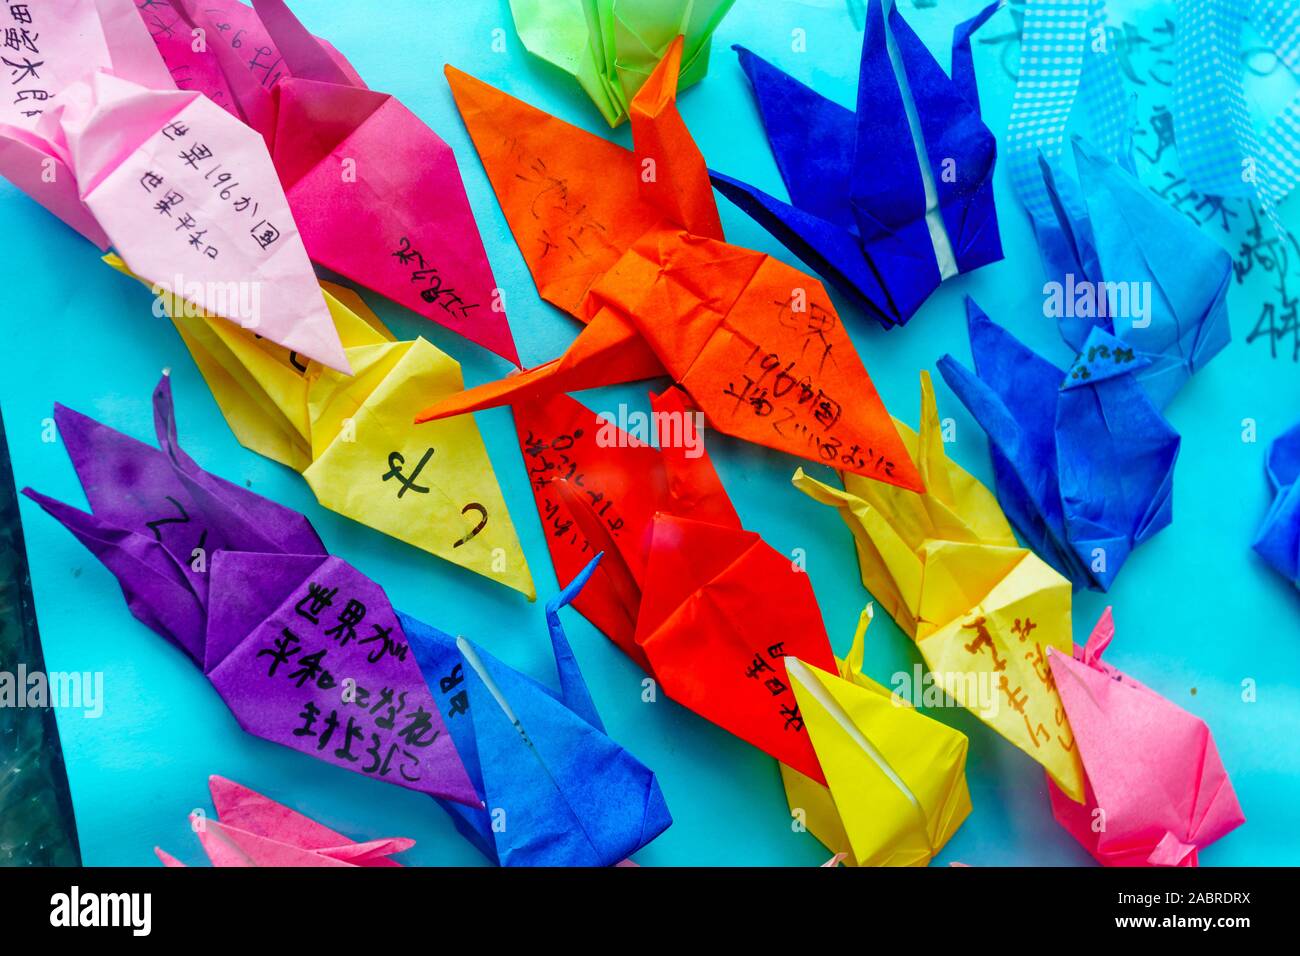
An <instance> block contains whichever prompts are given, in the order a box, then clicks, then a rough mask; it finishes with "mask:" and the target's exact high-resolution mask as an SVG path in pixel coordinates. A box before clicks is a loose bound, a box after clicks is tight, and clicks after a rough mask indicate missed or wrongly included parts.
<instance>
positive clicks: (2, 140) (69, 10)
mask: <svg viewBox="0 0 1300 956" xmlns="http://www.w3.org/2000/svg"><path fill="white" fill-rule="evenodd" d="M32 7H33V5H28V6H27V7H26V9H25V12H24V15H25V16H26V17H27V18H28V19H29V20H30V23H28V24H27V25H25V26H24V25H20V23H19V21H17V20H15V21H14V26H13V31H14V37H15V40H14V44H15V46H16V50H15V56H14V57H13V58H12V59H13V61H14V64H15V65H14V66H12V67H10V72H11V79H12V81H13V82H12V84H11V86H13V87H14V95H13V97H12V99H9V98H6V101H5V102H4V103H3V104H0V175H3V176H4V177H5V178H6V179H8V180H9V181H10V182H11V183H13V184H14V185H15V186H17V187H18V188H19V189H21V190H22V191H23V192H25V193H26V194H27V195H28V196H30V197H31V198H32V199H35V200H36V201H37V202H38V203H40V204H41V205H42V206H44V207H45V208H46V209H48V210H49V211H50V212H52V213H54V214H55V215H56V216H58V217H59V218H60V219H62V220H63V221H64V222H65V223H67V224H68V225H69V226H71V227H72V228H73V229H75V230H76V231H77V232H79V233H81V234H82V235H83V236H85V237H86V238H87V239H89V240H90V241H91V242H93V243H95V245H97V246H99V247H100V248H101V249H106V248H107V247H108V244H109V239H108V236H107V235H105V233H104V229H103V228H102V227H101V226H100V224H99V223H98V222H96V221H95V217H94V215H93V214H92V213H91V211H90V210H89V209H87V208H86V205H85V203H84V202H83V201H82V197H81V195H80V194H79V191H78V188H77V180H76V178H75V177H74V176H73V175H72V174H71V172H70V170H69V168H68V160H67V156H66V153H65V152H61V151H59V150H57V149H55V148H53V147H52V145H51V144H50V143H49V142H48V141H47V139H46V138H45V136H44V135H41V134H40V133H38V132H37V127H38V125H42V116H43V114H44V113H45V112H46V111H47V110H49V109H51V108H52V106H53V104H54V103H55V102H57V98H58V96H59V94H61V93H63V91H64V90H66V89H68V88H69V87H71V86H73V85H74V84H76V83H77V82H78V81H81V80H83V79H84V78H86V77H88V76H89V75H91V74H93V73H95V72H96V71H98V70H104V71H107V72H111V73H113V74H114V75H115V76H118V77H120V78H122V79H124V80H129V81H131V82H134V83H139V84H141V85H143V86H148V87H151V88H155V89H161V90H167V89H175V84H174V83H173V82H172V80H171V77H170V76H169V75H168V73H167V68H166V67H165V66H164V65H163V63H162V61H161V60H160V59H159V58H158V54H157V53H156V52H155V50H154V49H153V45H152V44H151V43H150V42H149V37H148V34H147V33H146V31H145V30H143V29H141V27H140V23H139V18H138V17H137V16H136V14H135V9H134V8H135V4H134V3H133V2H132V0H62V2H61V3H59V4H58V5H57V6H56V5H51V4H41V5H39V6H37V7H36V8H35V9H32ZM10 19H14V18H13V17H12V16H11V17H10Z"/></svg>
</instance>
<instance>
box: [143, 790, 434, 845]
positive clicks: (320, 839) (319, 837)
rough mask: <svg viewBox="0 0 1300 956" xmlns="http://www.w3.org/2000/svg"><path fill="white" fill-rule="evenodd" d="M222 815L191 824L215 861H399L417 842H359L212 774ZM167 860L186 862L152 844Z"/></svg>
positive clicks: (193, 818)
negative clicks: (401, 854) (394, 856)
mask: <svg viewBox="0 0 1300 956" xmlns="http://www.w3.org/2000/svg"><path fill="white" fill-rule="evenodd" d="M208 787H209V789H210V790H211V791H212V805H213V807H215V808H216V811H217V817H218V819H216V820H213V819H210V818H208V817H207V816H205V815H203V814H202V813H197V812H196V813H192V814H190V827H191V829H193V830H194V833H195V834H196V835H197V836H198V838H199V843H200V844H201V845H202V846H203V852H204V853H206V854H207V855H208V859H209V860H211V861H212V865H213V866H311V867H318V866H401V865H402V864H400V863H398V862H397V861H396V860H393V859H390V857H391V856H392V854H394V853H401V852H402V851H403V850H409V849H410V848H411V847H413V846H415V841H414V840H411V839H407V838H406V837H396V838H391V837H390V838H387V839H380V840H367V841H365V842H364V843H357V842H356V841H355V840H350V839H348V838H347V837H345V836H344V835H343V834H341V833H335V832H334V831H333V830H331V829H330V828H329V827H326V826H324V825H322V824H320V823H317V822H316V821H315V820H313V819H311V818H310V817H307V816H304V815H303V814H301V813H299V812H298V811H296V810H293V809H291V808H289V807H286V806H285V805H284V804H282V803H276V802H275V801H274V800H272V799H271V798H270V797H264V796H262V795H261V794H260V793H258V792H257V791H255V790H250V789H249V788H248V787H244V786H241V785H240V784H237V783H235V782H234V781H233V780H227V779H226V778H224V777H217V776H212V777H209V778H208ZM153 851H154V853H155V854H156V855H157V857H158V859H159V860H161V861H162V864H163V866H172V867H183V866H184V865H185V864H184V863H182V862H181V861H180V860H178V859H176V858H175V857H174V856H172V855H171V854H170V853H167V852H166V851H164V850H162V849H161V848H159V847H154V850H153Z"/></svg>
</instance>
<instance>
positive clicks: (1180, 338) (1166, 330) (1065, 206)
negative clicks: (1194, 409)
mask: <svg viewBox="0 0 1300 956" xmlns="http://www.w3.org/2000/svg"><path fill="white" fill-rule="evenodd" d="M1073 143H1074V158H1075V168H1076V170H1077V171H1078V180H1077V182H1076V181H1074V180H1072V179H1071V178H1070V177H1069V175H1068V174H1067V173H1064V172H1062V171H1061V170H1059V169H1057V168H1053V167H1052V166H1050V165H1049V164H1048V163H1047V161H1046V160H1044V159H1042V158H1040V159H1039V166H1040V169H1041V171H1042V174H1043V178H1044V183H1045V185H1046V187H1047V193H1048V196H1049V198H1050V200H1051V204H1052V210H1053V212H1054V213H1055V220H1054V221H1053V220H1044V219H1040V218H1038V217H1034V220H1033V221H1034V230H1035V233H1036V235H1037V237H1038V244H1039V252H1040V254H1041V257H1042V260H1043V265H1044V268H1045V269H1046V270H1047V273H1048V277H1049V282H1048V283H1047V285H1046V286H1045V287H1044V289H1043V292H1044V295H1045V296H1046V303H1047V308H1048V311H1047V314H1048V315H1053V314H1055V315H1056V317H1057V319H1058V325H1059V326H1060V330H1061V336H1062V337H1063V338H1064V339H1065V341H1066V342H1067V343H1068V344H1069V345H1070V347H1071V348H1073V349H1075V350H1077V351H1082V350H1083V349H1084V348H1085V345H1086V343H1087V341H1088V337H1089V335H1090V334H1091V333H1092V330H1093V329H1101V330H1102V331H1103V332H1106V333H1109V334H1110V335H1113V336H1115V337H1116V338H1119V339H1121V340H1122V341H1123V342H1124V344H1125V345H1126V346H1128V347H1130V348H1133V349H1136V350H1137V351H1138V352H1140V353H1141V354H1142V356H1143V358H1144V359H1145V360H1146V361H1147V363H1148V364H1147V365H1146V366H1145V367H1143V368H1141V369H1140V370H1139V371H1138V372H1137V378H1138V381H1140V382H1141V383H1142V385H1143V387H1144V388H1145V389H1146V390H1147V394H1148V395H1150V397H1151V401H1152V403H1154V404H1155V406H1156V408H1164V407H1165V406H1166V405H1167V404H1169V401H1170V399H1172V398H1173V397H1174V395H1175V394H1177V392H1178V390H1179V389H1181V388H1182V387H1183V385H1185V384H1186V382H1187V380H1188V378H1190V377H1191V375H1192V374H1193V373H1194V372H1197V371H1199V370H1200V369H1201V368H1203V367H1204V366H1205V364H1206V363H1207V362H1209V361H1210V359H1212V358H1214V356H1215V355H1217V354H1219V352H1220V351H1222V350H1223V347H1224V346H1225V345H1227V344H1228V340H1229V338H1230V331H1229V328H1228V306H1227V293H1228V286H1229V284H1230V280H1231V277H1232V259H1231V257H1230V256H1229V255H1228V253H1227V252H1226V251H1225V250H1224V249H1223V248H1222V247H1221V246H1220V245H1219V244H1218V243H1217V242H1215V241H1214V240H1213V239H1211V238H1210V237H1209V236H1206V235H1205V234H1204V233H1202V232H1201V230H1199V229H1198V228H1196V226H1195V225H1194V224H1193V223H1191V222H1189V221H1188V220H1187V219H1186V217H1184V216H1183V214H1182V213H1180V212H1178V211H1177V210H1176V209H1173V208H1171V207H1170V206H1169V204H1168V203H1166V202H1165V201H1163V200H1162V199H1161V198H1160V197H1159V196H1156V195H1155V194H1154V193H1152V192H1151V191H1150V190H1149V189H1147V188H1146V187H1145V186H1143V185H1142V184H1141V183H1140V182H1138V180H1137V178H1136V176H1134V175H1133V174H1132V173H1131V172H1129V171H1128V170H1126V169H1123V168H1122V167H1120V166H1118V165H1116V164H1115V163H1113V162H1111V161H1109V160H1108V159H1106V158H1104V157H1103V156H1102V155H1101V154H1100V153H1098V152H1097V151H1095V150H1094V149H1093V148H1092V147H1090V146H1089V145H1088V144H1087V143H1085V142H1084V141H1083V140H1082V139H1080V138H1078V137H1075V138H1074V140H1073Z"/></svg>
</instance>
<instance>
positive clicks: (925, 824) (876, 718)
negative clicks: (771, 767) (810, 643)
mask: <svg viewBox="0 0 1300 956" xmlns="http://www.w3.org/2000/svg"><path fill="white" fill-rule="evenodd" d="M871 615H872V609H871V607H869V606H868V607H867V609H866V610H864V611H863V612H862V616H861V618H860V619H859V621H858V629H857V633H856V634H855V635H854V637H853V647H852V649H851V650H850V651H849V654H848V657H847V658H846V659H844V660H839V659H837V663H838V664H839V674H838V675H837V674H829V673H827V672H826V671H824V670H821V669H820V668H817V667H813V666H811V665H809V664H804V663H803V662H802V661H800V660H797V659H795V658H787V659H786V672H787V673H788V674H789V676H790V682H791V685H792V686H793V688H794V693H795V697H796V699H797V700H798V701H799V712H800V713H801V714H802V715H803V720H804V727H805V728H806V729H807V731H808V738H809V740H810V741H811V742H812V745H813V750H815V751H816V752H817V760H818V762H820V764H821V767H822V770H823V772H825V774H826V782H827V784H828V785H829V786H826V787H824V786H822V785H821V784H819V783H817V782H816V781H814V780H812V779H811V778H809V777H806V776H804V775H803V774H801V773H800V772H799V771H797V770H792V769H791V768H789V767H787V766H786V765H785V764H781V765H780V766H781V779H782V781H783V782H784V783H785V793H786V799H787V800H788V801H789V804H790V812H791V813H792V814H795V815H797V816H801V818H802V819H803V820H804V821H805V823H806V825H807V827H808V829H809V830H810V831H811V832H812V834H813V836H815V837H817V839H818V840H820V841H821V842H822V843H823V844H825V846H826V848H827V849H829V850H831V852H833V853H835V854H836V856H837V858H838V857H840V856H841V854H842V859H843V862H845V863H847V864H849V865H850V866H925V865H926V864H927V863H929V862H930V861H931V860H932V859H933V858H934V856H935V854H936V853H938V852H939V851H940V850H941V849H943V846H944V844H946V843H947V842H948V839H949V838H950V837H951V836H952V835H953V834H954V833H956V832H957V828H958V827H960V826H961V824H962V821H963V820H965V819H966V817H967V815H968V814H969V813H970V810H971V802H970V791H969V790H968V789H967V786H966V746H967V740H966V735H965V734H963V733H961V732H960V731H958V730H954V729H952V728H951V727H948V726H946V725H944V724H941V723H939V722H938V721H937V720H933V719H931V718H930V717H927V716H925V715H924V714H922V713H920V712H919V711H917V710H914V709H913V708H912V706H911V704H909V703H907V702H906V701H904V700H902V699H901V698H899V697H897V696H895V695H894V694H891V693H890V692H889V690H888V689H886V688H885V687H882V686H881V685H880V684H877V683H876V682H875V681H873V680H872V679H871V678H869V677H867V676H865V675H864V674H863V673H862V654H863V640H864V637H865V635H866V632H867V626H868V625H869V624H870V623H871Z"/></svg>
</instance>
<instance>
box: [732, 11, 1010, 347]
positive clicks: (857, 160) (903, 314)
mask: <svg viewBox="0 0 1300 956" xmlns="http://www.w3.org/2000/svg"><path fill="white" fill-rule="evenodd" d="M885 6H886V4H885V3H884V2H883V0H870V3H869V4H868V7H867V23H866V34H865V36H864V37H863V43H862V62H861V66H860V68H859V74H858V102H857V111H856V113H855V112H854V111H852V110H848V109H845V108H844V107H843V106H840V105H839V104H838V103H835V102H833V101H831V100H828V99H826V98H825V97H824V96H822V95H821V94H820V93H817V92H816V91H814V90H812V89H810V88H809V87H807V86H805V85H804V84H802V83H800V82H799V81H798V80H796V79H795V78H794V77H792V76H790V75H788V74H787V73H784V72H782V71H781V70H779V69H778V68H776V67H775V66H773V65H772V64H770V63H768V62H767V61H766V60H763V59H762V58H760V57H758V56H756V55H754V54H753V53H751V52H750V51H749V50H747V49H745V48H744V47H741V46H737V47H735V49H736V51H737V52H738V53H739V54H740V65H741V67H743V68H744V70H745V74H746V75H747V76H748V77H749V81H750V83H751V84H752V85H753V88H754V97H755V99H756V100H757V101H758V108H759V113H760V115H761V116H762V119H763V126H764V128H765V129H766V131H767V137H768V141H769V142H770V143H771V146H772V152H773V153H774V155H775V156H776V162H777V166H778V167H779V169H780V171H781V178H782V180H783V181H784V182H785V187H786V190H787V191H788V193H789V195H790V202H785V201H783V200H781V199H777V198H776V197H774V196H771V195H769V194H767V193H765V192H763V191H762V190H760V189H757V188H755V187H754V186H751V185H749V184H748V183H744V182H741V181H740V180H738V179H733V178H732V177H730V176H724V175H722V174H720V173H716V172H715V173H712V177H713V183H714V185H716V186H717V187H718V191H719V192H721V193H722V194H723V195H724V196H726V197H727V198H728V199H730V200H731V201H732V202H734V203H735V204H736V205H737V206H739V207H740V208H741V209H742V210H744V211H745V212H746V213H748V214H749V215H750V216H752V217H753V218H754V219H755V220H756V221H757V222H758V223H759V224H760V225H762V226H763V227H764V228H765V229H767V230H768V231H769V232H771V233H772V234H773V235H774V236H775V237H776V238H777V239H779V240H780V241H781V243H782V244H783V245H785V246H786V248H788V249H789V250H790V251H791V252H793V253H794V254H795V255H797V256H799V258H800V259H802V260H803V261H804V262H805V263H806V264H807V265H808V266H809V267H810V268H812V269H814V270H816V272H817V273H818V274H819V275H821V276H822V277H823V278H825V279H826V280H827V281H828V282H830V283H831V284H832V285H833V286H835V287H836V288H837V289H839V290H840V291H841V292H842V293H843V294H844V295H846V296H847V297H848V298H850V299H852V300H853V301H854V302H855V303H856V304H858V305H859V306H861V307H862V308H863V309H864V310H866V311H867V313H868V314H870V315H872V316H874V317H875V318H876V319H877V320H878V321H879V322H880V323H881V325H883V326H884V327H885V328H886V329H888V328H891V327H893V326H895V325H903V324H905V323H906V322H907V320H908V319H910V318H911V317H912V315H913V313H915V312H916V310H917V309H919V308H920V307H921V304H922V303H923V302H924V301H925V300H926V299H927V298H928V297H929V295H930V293H932V292H933V291H934V290H935V289H937V288H938V287H939V284H940V283H941V282H943V281H944V280H945V279H949V278H951V277H953V276H955V275H957V274H959V273H962V272H969V271H970V270H972V269H976V268H978V267H979V266H983V265H987V264H988V263H990V262H996V261H997V260H999V259H1001V258H1002V243H1001V240H1000V238H999V236H998V219H997V212H996V210H995V209H994V205H993V165H994V160H995V158H996V155H997V143H996V142H995V140H994V138H993V134H992V133H991V132H990V131H989V129H988V127H987V126H985V125H984V123H983V121H982V120H981V119H980V108H979V95H978V92H977V91H976V88H975V73H974V69H973V68H972V66H971V56H970V35H971V33H972V32H973V31H974V30H975V29H977V28H978V27H979V26H980V25H981V24H982V23H984V21H985V20H987V19H988V18H989V17H990V16H992V15H993V14H994V13H995V12H996V11H997V10H998V9H999V8H1000V6H1001V0H997V2H994V3H992V4H990V5H989V6H988V7H986V8H985V9H984V10H982V11H981V12H980V13H978V14H977V15H976V16H975V17H973V18H972V19H970V20H968V21H966V22H965V23H962V24H959V25H958V27H957V29H956V32H955V34H954V38H953V71H952V74H953V75H952V79H949V78H948V76H947V74H945V73H944V71H943V68H942V67H941V66H939V64H938V63H937V62H935V59H934V57H933V56H931V55H930V52H929V50H927V49H926V47H925V44H924V43H922V42H921V40H920V39H919V38H918V37H917V36H916V34H915V33H913V32H912V28H911V27H910V26H908V24H907V21H906V20H905V19H903V16H902V14H900V13H899V12H898V8H897V7H895V6H894V5H893V4H892V3H890V4H888V7H889V12H888V14H886V13H885Z"/></svg>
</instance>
